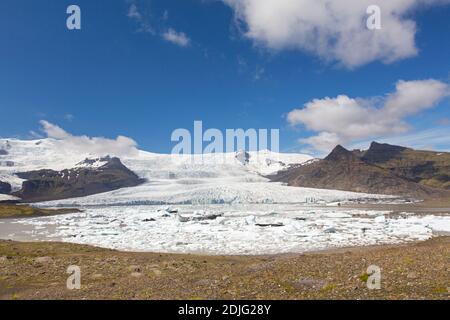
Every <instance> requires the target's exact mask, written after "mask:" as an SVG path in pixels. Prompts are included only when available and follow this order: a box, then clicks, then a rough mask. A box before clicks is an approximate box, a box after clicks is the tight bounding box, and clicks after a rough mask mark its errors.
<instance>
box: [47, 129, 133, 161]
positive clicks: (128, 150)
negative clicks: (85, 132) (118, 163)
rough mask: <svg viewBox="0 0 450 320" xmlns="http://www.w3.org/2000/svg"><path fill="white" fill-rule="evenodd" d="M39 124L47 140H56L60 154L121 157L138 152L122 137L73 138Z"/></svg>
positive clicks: (130, 140) (131, 142)
mask: <svg viewBox="0 0 450 320" xmlns="http://www.w3.org/2000/svg"><path fill="white" fill-rule="evenodd" d="M40 124H41V126H42V130H43V131H44V132H45V134H46V135H47V137H48V138H53V139H56V140H57V143H58V144H59V148H60V150H61V151H62V152H67V153H81V154H89V155H90V156H95V157H101V156H106V155H111V156H117V157H123V156H130V155H133V154H136V153H137V152H138V150H137V144H136V142H135V141H134V140H133V139H130V138H127V137H124V136H118V137H117V138H116V139H107V138H103V137H88V136H74V135H72V134H70V133H68V132H67V131H65V130H64V129H62V128H61V127H59V126H57V125H55V124H52V123H50V122H48V121H45V120H41V121H40Z"/></svg>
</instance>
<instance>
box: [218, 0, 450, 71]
mask: <svg viewBox="0 0 450 320" xmlns="http://www.w3.org/2000/svg"><path fill="white" fill-rule="evenodd" d="M222 1H223V2H224V3H225V4H227V5H228V6H230V7H231V8H232V9H233V11H234V12H235V16H236V20H237V21H238V25H239V26H243V27H240V29H241V30H242V31H243V33H244V36H245V37H247V38H249V39H251V40H253V41H254V42H255V43H256V44H257V45H259V46H262V47H266V48H270V49H275V50H283V49H299V50H302V51H305V52H309V53H312V54H315V55H317V56H319V57H320V58H322V59H324V60H326V61H337V62H339V63H340V64H342V65H344V66H346V67H348V68H355V67H358V66H361V65H364V64H367V63H370V62H372V61H376V60H380V61H383V62H385V63H390V62H393V61H397V60H400V59H404V58H408V57H412V56H415V55H416V54H417V52H418V49H417V47H416V44H415V34H416V29H417V28H416V23H415V22H414V21H413V20H412V19H411V18H408V17H407V16H408V14H409V13H410V12H411V11H412V10H414V9H416V8H417V7H418V6H419V5H428V6H429V5H438V4H447V3H449V2H450V0H398V1H392V0H378V1H376V3H375V4H376V5H378V6H379V7H380V9H381V29H380V30H369V29H368V28H367V26H366V22H367V19H368V18H369V14H368V13H367V8H368V7H369V6H370V5H373V4H374V2H373V0H346V1H336V0H276V1H273V0H222Z"/></svg>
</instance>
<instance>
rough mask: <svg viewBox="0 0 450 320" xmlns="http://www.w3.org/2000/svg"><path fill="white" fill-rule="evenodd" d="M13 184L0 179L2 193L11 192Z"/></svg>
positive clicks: (0, 192) (0, 191)
mask: <svg viewBox="0 0 450 320" xmlns="http://www.w3.org/2000/svg"><path fill="white" fill-rule="evenodd" d="M10 193H11V185H10V184H9V183H7V182H3V181H0V194H10Z"/></svg>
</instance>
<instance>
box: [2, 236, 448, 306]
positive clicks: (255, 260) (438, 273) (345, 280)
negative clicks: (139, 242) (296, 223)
mask: <svg viewBox="0 0 450 320" xmlns="http://www.w3.org/2000/svg"><path fill="white" fill-rule="evenodd" d="M70 265H77V266H79V267H80V268H81V289H80V290H68V289H67V288H66V280H67V278H68V276H69V275H68V274H66V270H67V267H68V266H70ZM370 265H377V266H379V267H380V268H381V289H380V290H369V289H368V288H367V285H366V283H365V281H367V278H368V276H367V274H366V270H367V267H368V266H370ZM449 290H450V237H439V238H434V239H431V240H429V241H426V242H423V243H417V244H410V245H403V246H381V247H369V248H353V249H338V250H331V251H330V250H328V251H323V252H318V253H309V254H295V255H294V254H292V255H280V256H258V257H249V256H237V257H233V256H224V257H214V256H196V255H173V254H151V253H125V252H118V251H112V250H106V249H99V248H94V247H89V246H82V245H73V244H62V243H18V242H11V241H0V298H1V299H109V298H112V299H449V298H450V293H449Z"/></svg>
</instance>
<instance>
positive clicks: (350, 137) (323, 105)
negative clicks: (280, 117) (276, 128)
mask: <svg viewBox="0 0 450 320" xmlns="http://www.w3.org/2000/svg"><path fill="white" fill-rule="evenodd" d="M449 94H450V88H449V86H448V85H447V84H445V83H443V82H440V81H437V80H433V79H430V80H418V81H398V82H397V84H396V90H395V92H394V93H391V94H388V95H386V96H385V97H383V98H378V99H374V98H372V99H370V98H369V99H362V98H357V99H354V98H350V97H348V96H346V95H340V96H338V97H336V98H328V97H327V98H324V99H315V100H313V101H310V102H308V103H306V104H305V105H304V107H303V108H301V109H295V110H292V111H291V112H289V113H288V115H287V121H288V122H289V124H290V125H292V126H297V125H303V126H304V127H305V128H306V129H307V130H310V131H314V132H318V134H317V135H316V136H313V137H309V138H306V139H301V140H300V142H301V143H304V144H309V145H311V146H313V147H314V148H315V149H316V150H319V151H329V150H330V149H331V148H333V147H334V146H336V144H348V143H351V142H354V141H360V140H363V139H369V138H371V137H386V136H393V135H399V134H404V133H406V132H407V131H408V130H409V129H410V127H409V125H408V124H407V123H406V121H405V118H406V117H408V116H411V115H414V114H418V113H420V112H422V111H424V110H426V109H429V108H432V107H433V106H435V105H436V104H437V103H438V102H439V101H440V100H441V99H443V98H444V97H446V96H448V95H449ZM377 102H378V103H377Z"/></svg>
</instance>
